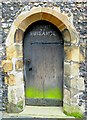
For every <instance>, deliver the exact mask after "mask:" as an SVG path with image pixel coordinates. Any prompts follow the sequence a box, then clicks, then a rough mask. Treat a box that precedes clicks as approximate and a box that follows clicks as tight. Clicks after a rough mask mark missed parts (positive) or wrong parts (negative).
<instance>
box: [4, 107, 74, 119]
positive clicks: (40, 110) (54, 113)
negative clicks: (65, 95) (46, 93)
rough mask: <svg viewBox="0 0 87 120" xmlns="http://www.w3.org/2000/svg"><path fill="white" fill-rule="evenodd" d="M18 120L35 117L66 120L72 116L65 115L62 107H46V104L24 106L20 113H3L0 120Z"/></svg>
mask: <svg viewBox="0 0 87 120" xmlns="http://www.w3.org/2000/svg"><path fill="white" fill-rule="evenodd" d="M10 118H11V119H12V120H19V119H21V120H22V119H24V120H27V119H29V118H30V119H31V120H32V119H33V120H34V119H35V120H43V119H44V120H50V119H53V120H67V119H69V120H70V119H74V117H72V116H67V115H65V114H64V113H63V109H62V107H52V106H50V107H47V106H45V107H44V106H26V107H25V109H24V111H23V112H21V113H15V114H12V113H5V112H4V113H3V119H2V120H4V119H5V120H10Z"/></svg>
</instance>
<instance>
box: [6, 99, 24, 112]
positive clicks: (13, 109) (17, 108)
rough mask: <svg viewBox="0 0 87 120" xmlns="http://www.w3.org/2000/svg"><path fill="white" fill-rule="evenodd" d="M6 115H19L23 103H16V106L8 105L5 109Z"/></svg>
mask: <svg viewBox="0 0 87 120" xmlns="http://www.w3.org/2000/svg"><path fill="white" fill-rule="evenodd" d="M6 111H7V112H8V113H20V112H22V111H23V101H20V102H18V103H17V104H13V103H8V104H7V107H6Z"/></svg>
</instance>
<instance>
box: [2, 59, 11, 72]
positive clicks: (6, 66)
mask: <svg viewBox="0 0 87 120" xmlns="http://www.w3.org/2000/svg"><path fill="white" fill-rule="evenodd" d="M2 68H3V71H4V72H9V71H12V69H13V64H12V62H11V61H10V60H4V61H2Z"/></svg>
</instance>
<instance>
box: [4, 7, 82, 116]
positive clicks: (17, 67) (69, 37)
mask: <svg viewBox="0 0 87 120" xmlns="http://www.w3.org/2000/svg"><path fill="white" fill-rule="evenodd" d="M38 20H46V21H49V22H51V23H53V24H54V25H55V26H56V27H57V28H58V29H59V30H60V31H61V33H62V35H63V39H64V53H65V55H64V81H63V110H64V112H65V113H66V114H69V115H73V116H75V114H79V115H78V117H81V116H82V115H83V111H84V108H81V107H79V105H78V97H77V96H76V95H77V93H79V91H81V90H83V89H84V88H83V85H82V86H79V84H78V83H79V81H82V83H84V80H83V79H82V78H80V77H79V46H78V40H79V37H78V35H77V32H76V30H75V28H74V26H73V24H72V23H71V22H70V20H69V17H68V16H67V15H66V14H64V13H61V12H60V11H59V10H58V8H57V7H54V8H48V7H47V8H44V7H33V8H32V9H31V10H30V11H25V12H22V13H21V14H20V15H19V16H18V17H17V18H16V19H15V20H14V22H13V24H12V27H11V29H10V32H9V34H8V37H7V39H6V55H7V59H6V60H3V61H2V66H3V71H4V72H5V73H6V74H7V77H5V83H6V84H7V85H8V105H7V112H11V113H15V112H16V113H17V112H21V111H23V110H24V108H25V91H24V77H23V47H22V45H23V44H22V41H23V34H24V32H25V31H26V29H27V27H28V26H29V25H31V24H32V23H34V22H35V21H38ZM70 110H71V111H70Z"/></svg>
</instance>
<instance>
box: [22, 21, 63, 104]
mask: <svg viewBox="0 0 87 120" xmlns="http://www.w3.org/2000/svg"><path fill="white" fill-rule="evenodd" d="M23 50H24V77H25V94H26V104H28V105H60V106H61V105H62V98H63V88H62V84H63V57H64V49H63V39H62V35H61V33H60V31H59V30H58V29H57V28H56V27H55V26H54V25H53V24H51V23H49V22H47V21H38V22H35V23H33V24H32V25H31V26H30V27H29V28H28V29H27V30H26V32H25V35H24V41H23Z"/></svg>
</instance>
